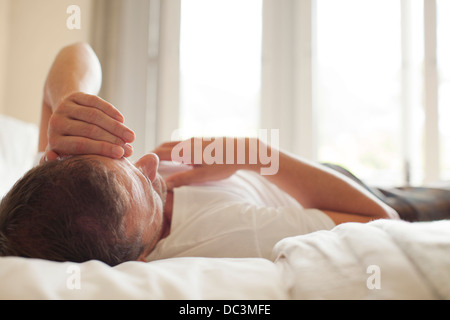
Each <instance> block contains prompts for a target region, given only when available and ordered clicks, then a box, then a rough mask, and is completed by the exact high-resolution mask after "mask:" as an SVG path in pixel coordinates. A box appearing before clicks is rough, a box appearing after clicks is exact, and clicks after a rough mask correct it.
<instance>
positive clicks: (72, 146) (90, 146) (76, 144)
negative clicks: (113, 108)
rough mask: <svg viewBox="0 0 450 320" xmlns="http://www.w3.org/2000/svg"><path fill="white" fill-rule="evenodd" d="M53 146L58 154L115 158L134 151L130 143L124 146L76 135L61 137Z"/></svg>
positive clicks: (128, 154)
mask: <svg viewBox="0 0 450 320" xmlns="http://www.w3.org/2000/svg"><path fill="white" fill-rule="evenodd" d="M51 148H52V150H53V152H56V153H57V154H58V155H82V154H96V155H102V156H105V157H109V158H113V159H120V158H121V157H124V156H125V157H127V156H130V155H131V154H132V151H133V150H132V147H131V145H129V144H125V145H124V146H123V147H122V146H118V145H116V144H113V143H109V142H105V141H97V140H91V139H88V138H84V137H74V136H66V137H61V138H60V139H58V142H57V144H55V145H53V146H52V147H51Z"/></svg>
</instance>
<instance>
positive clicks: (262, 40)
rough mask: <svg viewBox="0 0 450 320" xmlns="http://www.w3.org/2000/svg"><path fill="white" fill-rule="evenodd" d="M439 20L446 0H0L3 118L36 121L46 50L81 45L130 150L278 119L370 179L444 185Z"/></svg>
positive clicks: (449, 66)
mask: <svg viewBox="0 0 450 320" xmlns="http://www.w3.org/2000/svg"><path fill="white" fill-rule="evenodd" d="M70 5H77V6H78V7H79V8H80V15H79V18H80V23H81V24H80V26H79V28H75V29H70V28H68V26H67V21H68V19H71V18H73V17H72V14H73V13H71V12H68V11H67V9H68V7H69V6H70ZM449 18H450V1H448V0H133V1H130V0H128V1H127V0H71V1H66V0H0V114H2V115H5V116H9V117H13V118H16V119H19V120H21V121H24V122H27V123H34V124H36V125H37V124H38V123H39V119H40V108H41V105H40V103H41V99H42V88H43V84H44V80H45V76H46V73H47V71H48V70H49V68H50V65H51V63H52V61H53V58H54V57H55V55H56V53H57V52H58V50H59V49H60V48H61V47H63V46H65V45H67V44H70V43H73V42H77V41H85V42H88V43H89V44H90V45H91V46H92V47H93V48H94V50H95V51H96V52H97V55H98V56H99V59H100V61H101V63H102V67H103V76H104V81H103V88H102V91H101V96H102V97H103V98H104V99H106V100H108V101H110V102H111V103H113V104H114V105H115V106H116V107H117V108H118V109H119V110H121V111H122V112H123V113H124V115H125V117H126V119H127V120H126V121H127V124H128V125H129V126H130V127H131V128H132V129H133V130H135V132H136V134H137V137H138V138H137V140H136V142H135V144H134V148H135V150H136V153H135V157H139V156H141V155H142V154H143V153H145V152H148V151H150V150H152V148H154V147H155V146H156V145H157V144H159V143H161V142H164V141H168V140H171V139H174V138H187V137H190V136H195V135H196V136H217V135H219V136H221V135H227V136H258V135H259V134H260V132H261V131H260V129H269V130H270V129H279V134H280V140H279V145H280V147H281V148H282V149H284V150H287V151H290V152H293V153H296V154H299V155H301V156H303V157H306V158H308V159H311V160H314V161H321V162H332V163H337V164H340V165H342V166H344V167H346V168H348V169H349V170H351V171H352V172H353V173H354V174H356V175H357V176H359V177H360V178H362V179H363V180H365V181H366V182H368V183H370V184H373V185H377V186H401V185H408V184H409V185H421V184H429V183H436V182H439V181H448V180H450V126H449V125H448V123H449V120H450V45H449V41H448V40H447V37H448V32H449V31H450V19H449ZM268 140H269V141H270V137H268Z"/></svg>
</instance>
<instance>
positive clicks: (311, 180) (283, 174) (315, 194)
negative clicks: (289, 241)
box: [265, 152, 395, 218]
mask: <svg viewBox="0 0 450 320" xmlns="http://www.w3.org/2000/svg"><path fill="white" fill-rule="evenodd" d="M278 159H279V163H278V166H279V168H278V172H277V173H276V174H274V175H265V177H266V178H267V179H268V180H269V181H271V182H272V183H274V184H276V185H277V186H278V187H279V188H281V189H282V190H284V191H285V192H287V193H288V194H289V195H291V196H292V197H293V198H295V199H296V200H297V201H298V202H299V203H300V204H301V205H302V206H304V207H305V208H316V209H320V210H324V211H333V212H341V213H347V214H355V215H362V216H367V217H374V218H376V217H390V216H393V215H395V213H394V212H392V210H391V209H390V208H389V207H388V206H386V205H385V204H384V203H383V202H382V201H380V200H379V199H378V198H376V197H375V196H374V195H372V194H371V193H370V192H368V191H367V190H366V189H364V188H362V187H361V186H360V185H358V184H357V183H355V182H354V181H352V180H351V179H349V178H347V177H345V176H344V175H341V174H340V173H338V172H335V171H333V170H332V169H329V168H327V167H324V166H322V165H319V164H315V163H311V162H309V161H306V160H304V159H301V158H299V157H295V156H292V155H289V154H287V153H284V152H279V157H278Z"/></svg>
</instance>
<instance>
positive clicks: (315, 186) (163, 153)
mask: <svg viewBox="0 0 450 320" xmlns="http://www.w3.org/2000/svg"><path fill="white" fill-rule="evenodd" d="M193 140H194V139H191V140H187V141H184V142H182V143H188V142H189V143H190V145H191V146H193V145H194V144H193V143H192V142H193ZM251 140H252V139H249V138H246V139H245V143H246V149H245V150H247V154H246V158H247V159H246V161H245V164H237V162H234V164H205V163H202V164H195V165H193V169H192V170H188V171H186V172H181V173H177V174H174V175H173V176H171V177H169V178H168V179H167V185H168V187H169V188H174V187H178V186H181V185H187V184H191V183H196V182H206V181H211V180H220V179H224V178H227V177H230V176H231V175H232V174H234V173H235V172H236V171H237V170H251V171H255V172H260V169H261V168H262V167H263V166H264V165H262V164H261V163H260V161H258V162H257V163H256V164H249V161H248V153H251V152H256V153H257V154H259V150H252V149H251V148H252V146H257V148H261V147H263V148H268V149H269V152H270V153H273V152H275V153H276V154H277V157H276V158H277V159H278V161H279V163H278V171H277V172H276V173H275V174H272V175H264V177H265V178H266V179H268V180H269V181H270V182H272V183H274V184H275V185H277V186H278V187H279V188H280V189H282V190H284V191H285V192H286V193H288V194H289V195H290V196H292V197H293V198H294V199H296V200H297V201H298V202H299V203H300V204H301V205H302V206H303V207H304V208H315V209H319V210H321V211H323V212H324V213H326V214H327V215H328V216H329V217H330V218H331V219H332V220H333V221H334V222H335V223H336V224H340V223H344V222H369V221H371V220H375V219H398V215H397V212H396V211H395V210H393V209H392V208H390V207H389V206H387V205H386V204H384V203H383V202H382V201H381V200H379V199H378V198H376V197H375V196H374V195H372V194H371V193H370V192H368V191H367V190H365V189H364V188H362V187H361V186H359V185H358V184H357V183H355V182H354V181H352V180H351V179H349V178H347V177H345V176H343V175H341V174H340V173H338V172H334V171H333V170H331V169H329V168H327V167H324V166H322V165H320V164H315V163H311V162H309V161H306V160H304V159H301V158H300V157H296V156H293V155H290V154H288V153H286V152H281V151H279V150H275V149H272V148H270V147H269V146H268V145H266V144H264V143H262V142H261V141H259V140H258V139H256V140H257V141H256V143H255V141H253V142H252V143H249V142H250V141H251ZM179 143H180V142H170V143H166V144H162V145H161V146H159V147H158V148H157V149H155V150H154V151H153V152H154V153H156V154H157V155H158V156H159V157H160V159H161V160H168V161H170V160H171V159H172V157H171V154H172V150H173V148H174V147H175V146H176V145H177V144H179ZM209 143H211V142H210V141H206V142H205V141H202V148H203V150H205V148H206V147H207V146H208V144H209ZM235 145H237V144H236V143H235ZM193 152H194V150H192V153H193ZM225 152H226V149H225V148H224V150H223V153H224V157H225ZM234 154H236V152H235V153H234Z"/></svg>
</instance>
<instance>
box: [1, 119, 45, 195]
mask: <svg viewBox="0 0 450 320" xmlns="http://www.w3.org/2000/svg"><path fill="white" fill-rule="evenodd" d="M37 145H38V127H37V126H36V125H35V124H32V123H26V122H23V121H20V120H17V119H14V118H11V117H6V116H3V115H0V199H1V198H2V197H3V196H4V195H5V194H6V193H7V192H8V191H9V189H11V187H12V186H13V185H14V183H15V182H16V181H17V180H18V179H19V178H20V177H21V176H22V175H23V174H24V173H25V172H27V171H28V170H29V169H31V167H32V166H33V164H34V162H35V156H36V153H37Z"/></svg>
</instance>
